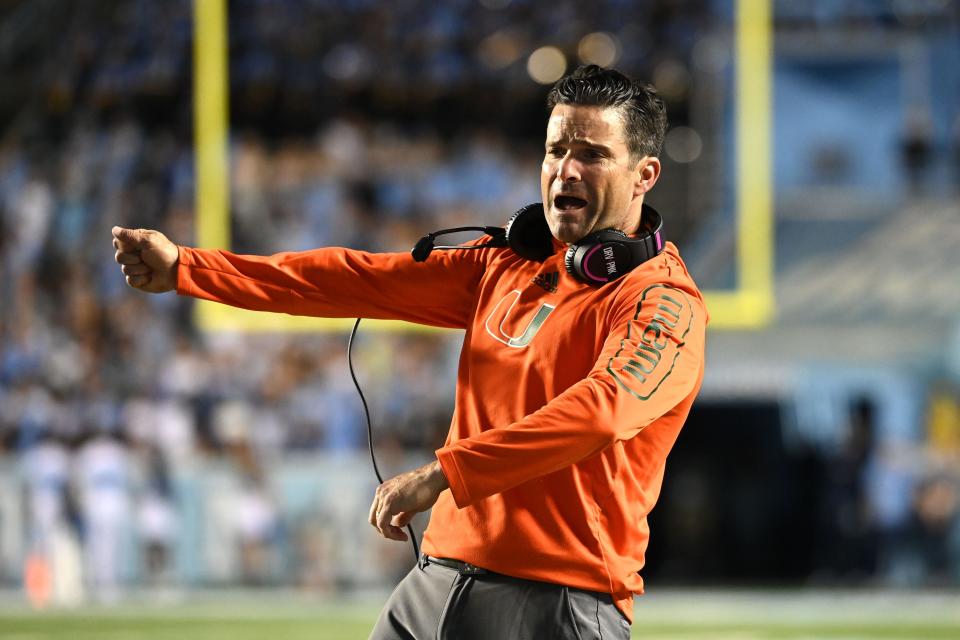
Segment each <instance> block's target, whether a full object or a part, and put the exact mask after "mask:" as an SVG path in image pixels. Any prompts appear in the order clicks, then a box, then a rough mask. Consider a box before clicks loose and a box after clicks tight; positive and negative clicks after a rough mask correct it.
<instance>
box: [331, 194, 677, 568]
mask: <svg viewBox="0 0 960 640" xmlns="http://www.w3.org/2000/svg"><path fill="white" fill-rule="evenodd" d="M662 227H663V218H661V217H660V214H659V213H657V211H656V209H654V208H653V207H651V206H649V205H647V204H644V205H643V210H642V211H641V214H640V232H639V234H638V235H637V236H636V237H632V238H631V237H630V236H628V235H627V234H626V233H624V232H623V231H620V230H619V229H602V230H600V231H594V232H593V233H591V234H589V235H587V236H585V237H584V238H582V239H581V240H579V241H577V242H574V243H572V244H571V245H570V246H569V247H568V248H567V253H566V255H565V256H564V259H563V264H564V266H565V267H566V270H567V273H569V274H570V275H571V276H573V277H574V278H576V279H577V280H578V281H580V282H583V283H586V284H590V285H594V286H600V285H604V284H606V283H608V282H611V281H613V280H616V279H617V278H619V277H621V276H623V275H625V274H627V273H629V272H630V271H631V270H632V269H634V268H635V267H637V266H639V265H641V264H643V263H644V262H646V261H647V260H649V259H650V258H653V257H655V256H657V255H659V254H660V252H661V251H663V237H662V236H661V228H662ZM461 231H482V232H483V233H485V234H487V235H488V236H490V240H489V241H487V242H484V243H482V244H472V245H440V246H436V245H435V244H434V241H435V240H436V238H437V236H442V235H447V234H449V233H459V232H461ZM486 247H509V248H510V249H512V250H513V252H514V253H516V254H517V255H519V256H521V257H523V258H526V259H527V260H534V261H536V262H543V261H544V260H546V259H547V258H549V257H550V256H552V255H553V253H554V248H553V234H552V233H551V232H550V227H549V226H548V225H547V217H546V214H545V213H544V210H543V204H542V203H540V202H535V203H533V204H528V205H527V206H525V207H523V208H521V209H519V210H518V211H517V212H516V213H514V214H513V215H512V216H511V217H510V220H508V221H507V226H506V227H505V228H504V227H454V228H451V229H440V230H439V231H434V232H432V233H428V234H427V235H425V236H423V237H422V238H420V240H418V241H417V244H416V245H414V247H413V249H412V250H411V251H410V253H411V255H412V256H413V259H414V260H415V261H416V262H423V261H424V260H426V259H427V258H428V257H429V256H430V253H431V252H432V251H433V250H434V249H437V250H441V251H452V250H461V249H463V250H467V249H484V248H486ZM360 320H361V318H357V321H356V323H355V324H354V325H353V330H352V331H351V332H350V338H349V339H348V340H347V365H348V366H349V368H350V377H351V378H353V384H354V385H355V386H356V388H357V393H358V394H360V401H361V402H362V403H363V412H364V415H365V416H366V422H367V445H368V446H369V449H370V460H371V462H372V463H373V472H374V474H376V476H377V480H378V481H379V482H380V484H383V477H382V476H381V475H380V469H379V468H378V467H377V458H376V456H375V455H374V452H373V426H372V424H371V420H370V408H369V407H368V406H367V399H366V398H365V397H364V395H363V390H361V389H360V383H359V382H358V381H357V376H356V374H355V373H354V370H353V341H354V338H355V337H356V335H357V329H358V328H359V327H360ZM407 533H408V534H409V536H410V543H411V545H412V546H413V555H414V558H416V559H417V560H419V559H420V548H419V546H418V545H417V536H416V534H415V533H414V531H413V526H412V525H410V524H408V525H407Z"/></svg>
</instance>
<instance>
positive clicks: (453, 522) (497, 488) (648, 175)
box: [113, 66, 707, 640]
mask: <svg viewBox="0 0 960 640" xmlns="http://www.w3.org/2000/svg"><path fill="white" fill-rule="evenodd" d="M548 108H549V109H550V118H549V122H548V124H547V135H546V147H545V156H544V160H543V166H542V173H541V188H542V194H543V202H544V214H543V215H544V216H545V217H546V223H547V226H548V227H549V231H550V235H552V238H547V242H546V246H547V251H546V253H547V254H549V255H547V257H546V258H545V259H544V260H542V261H539V260H530V259H526V258H524V257H521V256H520V255H518V254H517V253H516V252H515V251H513V250H511V248H508V247H499V246H485V247H482V248H477V249H476V250H470V251H467V250H454V251H448V252H443V253H440V252H437V253H434V254H432V255H431V256H430V257H429V258H428V259H427V260H426V261H425V262H423V263H416V262H415V261H414V260H413V259H412V258H411V257H410V256H409V255H407V254H377V255H374V254H368V253H364V252H359V251H350V250H346V249H334V248H326V249H318V250H314V251H308V252H302V253H284V254H278V255H275V256H271V257H252V256H236V255H233V254H231V253H228V252H223V251H204V250H197V249H189V248H186V247H177V246H175V245H174V244H172V243H171V242H170V241H169V240H167V239H166V238H165V237H163V235H162V234H159V233H157V232H155V231H142V230H129V229H121V228H119V227H115V228H114V232H113V233H114V245H115V246H116V248H117V250H118V251H117V261H118V262H120V263H121V264H122V265H124V266H123V272H124V273H125V274H126V276H127V282H128V283H129V284H130V285H131V286H133V287H135V288H138V289H141V290H144V291H153V292H159V291H169V290H172V289H174V288H176V290H177V291H178V293H180V294H183V295H191V296H195V297H201V298H206V299H211V300H215V301H219V302H222V303H225V304H231V305H234V306H239V307H244V308H248V309H258V310H264V311H279V312H285V313H292V314H300V315H317V316H329V317H357V316H362V317H369V318H394V319H402V320H407V321H412V322H419V323H423V324H429V325H434V326H441V327H458V328H464V329H466V335H465V337H464V345H463V351H462V354H461V359H460V370H459V373H458V380H457V390H456V408H455V412H454V416H453V421H452V424H451V426H450V433H449V436H448V438H447V442H446V445H445V446H444V447H443V448H441V449H439V450H438V451H437V452H436V456H437V460H436V461H434V462H432V463H430V464H428V465H426V466H424V467H421V468H420V469H416V470H414V471H410V472H408V473H404V474H401V475H399V476H397V477H395V478H393V479H391V480H388V481H386V482H384V483H383V484H382V485H381V486H380V487H379V488H378V489H377V491H376V495H375V497H374V500H373V504H372V505H371V507H370V517H369V521H370V524H371V525H373V526H374V527H375V528H376V529H377V530H378V531H379V532H380V533H381V534H382V535H383V536H385V537H387V538H391V539H394V540H405V539H406V534H405V533H404V532H403V527H404V526H405V525H406V524H407V523H408V522H409V521H410V519H411V518H412V517H413V515H414V514H416V513H418V512H421V511H425V510H427V509H429V508H431V507H433V511H432V514H431V519H430V523H429V526H428V527H427V530H426V532H425V534H424V539H423V551H424V556H423V557H422V558H421V561H420V562H419V564H418V566H417V567H415V568H414V569H413V570H412V571H411V572H410V573H409V574H408V575H407V577H406V578H405V579H404V580H403V581H402V582H401V583H400V585H399V586H398V587H397V589H396V590H395V591H394V593H393V595H392V596H391V598H390V600H389V601H388V603H387V605H386V606H385V607H384V610H383V612H382V613H381V615H380V619H379V621H378V622H377V625H376V627H375V628H374V631H373V635H372V636H371V637H372V638H377V639H378V640H379V639H387V638H434V637H440V638H458V639H465V638H478V639H481V638H482V639H484V640H489V639H492V638H497V639H503V638H595V637H603V638H618V637H620V638H627V637H629V635H630V621H631V620H632V616H633V596H634V594H636V593H642V590H643V582H642V580H641V578H640V576H639V574H638V571H639V570H640V569H641V567H642V566H643V563H644V551H645V549H646V545H647V539H648V537H649V532H648V528H647V520H646V516H647V514H648V513H649V511H650V509H651V508H652V507H653V505H654V502H655V501H656V497H657V495H658V493H659V490H660V484H661V480H662V477H663V470H664V465H665V459H666V456H667V453H668V452H669V450H670V448H671V447H672V446H673V443H674V441H675V440H676V437H677V434H678V432H679V430H680V427H681V426H682V424H683V421H684V420H685V419H686V416H687V414H688V412H689V410H690V406H691V404H692V403H693V399H694V397H695V395H696V393H697V391H698V389H699V387H700V384H701V381H702V376H703V352H704V332H705V326H706V321H707V314H706V310H705V308H704V305H703V300H702V298H701V296H700V293H699V291H698V290H697V288H696V285H695V284H694V283H693V280H692V279H691V278H690V276H689V274H688V273H687V270H686V268H685V266H684V264H683V262H682V261H681V260H680V257H679V255H678V254H677V250H676V247H674V246H673V245H672V244H670V243H667V245H666V247H665V248H663V250H662V252H659V253H657V254H656V255H655V256H654V257H652V258H651V259H649V260H646V261H644V262H642V264H639V265H638V266H636V267H635V268H633V269H632V270H630V271H629V272H628V273H626V274H625V275H623V276H622V277H620V278H618V279H616V280H613V281H612V282H609V283H607V284H604V285H603V286H594V285H591V284H587V283H585V282H582V281H581V280H579V279H577V278H576V277H573V276H572V275H571V273H570V272H569V271H567V269H566V266H565V260H564V258H565V254H566V253H567V249H568V245H570V244H571V243H578V242H579V241H581V239H583V238H584V237H585V236H588V234H591V233H592V232H595V231H598V230H603V229H618V230H620V231H622V232H624V233H625V234H637V233H638V232H639V233H642V232H643V230H644V229H645V228H647V227H649V226H650V221H649V220H646V219H645V218H646V216H649V215H651V214H650V213H649V212H650V210H649V209H646V208H645V207H644V205H643V200H644V196H645V194H646V193H647V192H648V191H649V190H650V189H651V188H652V187H653V186H654V184H655V183H656V181H657V179H658V177H659V176H660V162H659V160H658V159H657V154H658V153H659V150H660V147H661V144H662V141H663V135H664V131H665V129H666V114H665V110H664V107H663V103H662V102H661V101H660V99H659V98H658V97H657V96H656V92H655V91H654V89H653V88H652V87H649V86H647V85H643V84H641V83H638V82H634V81H632V80H630V79H629V78H627V77H626V76H624V75H622V74H620V73H618V72H616V71H613V70H604V69H600V68H598V67H596V66H589V67H583V68H580V69H578V70H577V71H575V72H574V73H573V74H571V75H570V76H567V77H565V78H563V79H561V80H560V81H559V82H557V84H556V85H555V86H554V87H553V89H552V90H551V91H550V94H549V96H548ZM652 215H656V214H655V212H653V213H652ZM477 244H479V243H477ZM656 248H657V250H659V249H660V248H661V245H660V242H659V239H658V240H657V243H656Z"/></svg>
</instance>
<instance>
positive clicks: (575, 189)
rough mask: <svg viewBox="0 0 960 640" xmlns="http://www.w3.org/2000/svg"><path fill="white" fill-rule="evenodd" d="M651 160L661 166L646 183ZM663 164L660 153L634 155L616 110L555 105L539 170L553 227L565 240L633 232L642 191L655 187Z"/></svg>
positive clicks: (558, 236) (567, 241)
mask: <svg viewBox="0 0 960 640" xmlns="http://www.w3.org/2000/svg"><path fill="white" fill-rule="evenodd" d="M651 160H652V161H653V162H655V163H657V166H656V167H655V169H656V171H655V175H653V176H652V178H653V179H652V181H649V184H648V182H646V181H645V178H644V172H645V171H646V172H647V173H648V174H649V169H645V167H646V166H647V165H648V164H649V163H650V161H651ZM659 168H660V167H659V163H658V162H657V160H656V158H649V157H644V158H641V159H640V160H639V162H634V161H632V160H631V158H630V151H629V149H628V148H627V141H626V136H625V135H624V129H623V121H622V117H621V115H620V111H619V110H618V109H616V108H607V107H592V106H582V105H572V104H560V105H557V106H556V107H554V108H553V112H552V113H551V114H550V120H549V122H548V123H547V139H546V153H545V155H544V157H543V167H542V168H541V170H540V188H541V191H542V195H543V209H544V212H545V213H546V216H547V224H548V225H549V226H550V232H551V233H553V236H554V237H555V238H556V239H557V240H560V241H561V242H566V243H572V242H577V241H578V240H580V239H581V238H583V237H584V236H586V235H587V234H589V233H592V232H593V231H599V230H601V229H609V228H615V229H620V230H622V231H625V232H627V233H632V232H634V231H635V230H636V228H637V225H638V224H639V222H640V209H641V205H642V204H643V194H644V193H645V192H646V191H647V190H648V189H649V188H650V187H652V186H653V182H655V181H656V177H657V175H659ZM648 178H649V176H648Z"/></svg>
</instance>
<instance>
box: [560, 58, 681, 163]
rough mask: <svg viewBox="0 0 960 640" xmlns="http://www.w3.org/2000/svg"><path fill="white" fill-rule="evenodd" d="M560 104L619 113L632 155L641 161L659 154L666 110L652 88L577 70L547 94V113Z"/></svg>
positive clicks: (600, 71) (607, 73) (593, 68)
mask: <svg viewBox="0 0 960 640" xmlns="http://www.w3.org/2000/svg"><path fill="white" fill-rule="evenodd" d="M558 104H578V105H584V106H596V107H610V108H615V109H619V110H620V113H621V115H622V117H623V130H624V133H625V134H626V137H627V148H628V149H629V150H630V155H632V156H633V157H635V158H638V159H639V158H641V157H642V156H656V155H659V154H660V148H661V147H662V146H663V136H664V134H665V133H666V131H667V108H666V106H664V104H663V100H661V99H660V96H658V95H657V90H656V89H655V88H654V87H653V85H650V84H647V83H645V82H639V81H637V80H632V79H630V78H628V77H627V76H625V75H623V74H622V73H620V72H619V71H616V70H614V69H604V68H602V67H598V66H597V65H595V64H591V65H587V66H582V67H578V68H577V69H576V70H575V71H574V72H573V73H571V74H570V75H567V76H564V77H563V78H560V79H559V80H558V81H557V83H556V84H555V85H553V88H552V89H550V93H548V94H547V110H548V111H553V108H554V107H555V106H557V105H558Z"/></svg>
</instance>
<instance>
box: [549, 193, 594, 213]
mask: <svg viewBox="0 0 960 640" xmlns="http://www.w3.org/2000/svg"><path fill="white" fill-rule="evenodd" d="M553 206H554V207H556V208H557V209H558V210H560V211H572V210H574V209H582V208H583V207H585V206H587V201H586V200H584V199H583V198H578V197H577V196H554V198H553Z"/></svg>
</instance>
